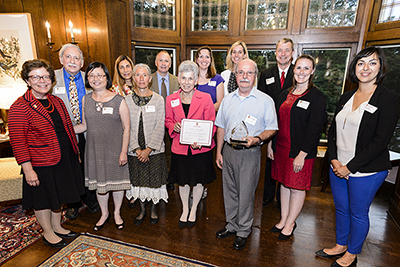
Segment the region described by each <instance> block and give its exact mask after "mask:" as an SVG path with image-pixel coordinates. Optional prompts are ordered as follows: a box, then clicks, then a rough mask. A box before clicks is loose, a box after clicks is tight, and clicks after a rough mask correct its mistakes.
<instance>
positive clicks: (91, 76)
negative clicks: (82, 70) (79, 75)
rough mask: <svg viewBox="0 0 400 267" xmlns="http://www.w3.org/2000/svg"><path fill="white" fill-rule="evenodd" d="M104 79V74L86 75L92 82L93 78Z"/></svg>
mask: <svg viewBox="0 0 400 267" xmlns="http://www.w3.org/2000/svg"><path fill="white" fill-rule="evenodd" d="M104 77H106V75H105V74H103V75H102V74H97V75H94V74H90V75H88V78H89V79H90V80H94V79H95V78H96V79H99V80H100V79H102V78H104Z"/></svg>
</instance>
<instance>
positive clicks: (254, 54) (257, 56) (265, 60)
mask: <svg viewBox="0 0 400 267" xmlns="http://www.w3.org/2000/svg"><path fill="white" fill-rule="evenodd" d="M196 51H197V50H192V51H191V56H192V58H191V60H193V61H194V57H195V54H196ZM248 52H249V58H250V59H252V60H254V61H255V62H256V63H257V67H258V74H260V72H262V71H263V70H266V69H268V68H269V67H271V66H273V65H276V58H275V50H248ZM226 54H227V51H226V50H213V56H214V63H215V68H216V69H217V73H221V72H223V71H224V70H225V65H226Z"/></svg>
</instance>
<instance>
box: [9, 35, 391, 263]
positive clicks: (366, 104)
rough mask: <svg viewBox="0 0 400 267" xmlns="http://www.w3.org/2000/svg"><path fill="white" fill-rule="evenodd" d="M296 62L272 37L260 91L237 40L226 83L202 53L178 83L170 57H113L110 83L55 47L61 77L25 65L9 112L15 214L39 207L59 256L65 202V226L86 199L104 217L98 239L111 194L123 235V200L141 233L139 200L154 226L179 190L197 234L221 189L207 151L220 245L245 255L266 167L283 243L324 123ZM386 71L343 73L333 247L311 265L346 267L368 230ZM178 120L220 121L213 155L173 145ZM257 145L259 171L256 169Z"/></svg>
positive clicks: (384, 164)
mask: <svg viewBox="0 0 400 267" xmlns="http://www.w3.org/2000/svg"><path fill="white" fill-rule="evenodd" d="M293 55H294V44H293V42H292V40H290V39H288V38H283V39H281V40H279V41H278V42H277V47H276V59H277V66H274V67H272V68H270V69H268V70H266V71H264V72H262V73H261V74H260V79H259V82H258V87H257V76H258V68H257V64H256V63H255V62H254V61H252V60H250V59H249V58H248V51H247V47H246V44H245V43H243V42H240V41H238V42H236V43H234V44H233V45H232V46H231V48H230V49H229V51H228V55H227V66H226V70H225V71H224V72H222V73H221V75H219V74H217V73H216V70H215V66H214V58H213V55H212V50H211V48H210V47H208V46H204V47H200V48H199V49H198V50H197V52H196V54H195V62H192V61H188V60H187V61H184V62H182V63H181V64H180V66H179V73H178V77H176V76H174V75H171V74H170V73H169V69H170V67H171V58H170V55H169V54H168V53H167V52H166V51H162V52H160V53H159V54H158V55H157V57H156V60H155V64H156V67H157V71H156V72H155V73H153V74H151V71H150V68H149V67H148V66H147V65H146V64H137V65H134V64H133V62H132V60H131V59H130V58H129V57H128V56H125V55H121V56H120V57H118V58H117V60H116V62H115V73H114V79H113V81H112V80H111V76H110V73H109V71H108V69H107V67H106V66H105V65H104V64H103V63H100V62H92V63H90V64H89V65H88V67H87V69H86V71H85V72H84V73H83V72H81V71H80V70H81V68H82V66H83V63H84V61H83V55H82V51H81V50H80V49H79V47H77V46H75V45H72V44H67V45H65V46H63V47H62V49H61V50H60V62H61V63H62V64H63V68H62V69H61V70H57V71H54V70H53V68H52V67H51V65H50V64H49V63H47V62H46V61H44V60H30V61H27V62H25V63H24V65H23V68H22V72H21V76H22V78H23V80H24V81H25V82H26V83H27V85H28V90H27V92H26V93H25V94H24V95H23V96H22V97H20V98H19V99H18V100H17V101H16V102H15V103H14V104H13V106H12V107H11V109H10V115H9V130H10V139H11V145H12V146H13V150H14V154H15V157H16V159H17V162H18V163H19V164H21V166H22V170H23V173H24V185H23V207H24V209H30V208H32V207H33V208H34V210H35V214H36V216H37V218H38V221H39V223H40V225H41V226H42V228H43V230H44V241H45V243H47V244H49V245H51V246H53V247H63V246H65V245H66V242H65V240H64V238H73V237H75V236H77V233H75V232H73V231H69V230H66V229H64V228H62V226H61V224H60V218H61V205H63V204H65V203H68V209H67V216H69V217H70V218H71V219H76V217H77V216H78V209H79V206H80V205H81V201H83V202H84V203H85V204H87V206H88V207H89V210H90V211H91V212H97V211H99V210H101V216H100V219H99V220H98V222H97V223H96V224H95V225H94V227H93V230H94V231H99V230H100V229H102V227H103V226H104V225H105V223H107V222H108V221H109V220H110V217H111V215H110V214H111V213H110V211H109V209H108V200H109V194H110V192H111V193H112V196H113V202H114V212H113V218H114V222H115V225H116V228H117V229H118V230H121V229H123V228H124V220H123V218H122V217H121V214H120V208H121V205H122V202H123V198H124V196H125V195H126V197H127V198H128V199H129V206H130V207H135V205H136V204H137V203H139V206H140V213H139V214H138V215H137V217H136V218H135V220H134V223H135V224H136V225H140V224H142V222H143V220H144V218H145V216H146V214H147V211H146V204H147V203H151V208H150V209H151V212H150V223H151V224H156V223H157V222H158V221H159V216H158V213H157V208H156V205H157V204H158V203H159V201H160V200H164V201H165V202H167V201H168V192H167V186H171V185H172V188H174V184H175V183H176V184H178V187H179V195H180V198H181V202H182V213H181V216H180V218H179V221H178V225H179V227H180V228H183V227H185V226H187V227H193V226H194V225H195V224H196V220H197V215H196V212H197V206H198V203H199V201H200V200H201V198H202V196H203V194H204V191H205V185H206V184H208V183H211V182H213V181H214V180H215V179H216V175H215V169H214V162H213V149H214V147H216V158H215V160H216V164H217V166H218V167H219V168H221V169H222V180H223V197H224V205H225V216H226V226H225V227H224V228H223V229H221V230H220V231H218V232H217V233H216V236H217V238H220V239H221V238H227V237H229V236H232V235H235V236H236V237H235V240H234V242H233V247H234V248H235V249H238V250H240V249H243V248H244V247H245V245H246V242H247V237H248V236H249V235H250V233H251V227H252V224H253V217H254V216H253V213H254V198H255V190H256V187H257V184H258V179H259V175H260V167H261V164H266V175H265V188H264V201H263V204H264V205H268V203H269V202H271V201H272V200H273V199H274V198H275V191H277V199H278V201H279V205H280V209H281V218H280V220H279V221H278V222H277V223H276V224H275V225H274V226H273V227H272V228H271V232H276V233H279V236H278V239H279V240H287V239H289V238H291V237H292V235H293V233H294V231H295V229H296V227H297V224H296V219H297V217H298V216H299V214H300V212H301V209H302V207H303V204H304V200H305V197H306V190H309V189H310V185H311V177H312V170H313V165H314V162H315V158H316V155H317V147H318V144H319V139H320V135H321V131H322V126H323V124H324V122H325V119H326V101H325V97H324V94H323V93H322V92H321V91H320V90H319V89H318V88H317V87H316V86H315V85H314V84H313V78H314V73H315V68H316V63H315V60H314V59H313V58H312V57H311V56H309V55H301V56H299V57H298V58H297V59H296V61H295V62H294V64H292V61H293ZM385 74H386V63H385V58H384V54H383V52H382V50H381V49H379V48H376V47H369V48H366V49H364V50H362V51H361V52H360V53H358V54H357V56H356V57H355V58H354V59H353V61H352V62H351V64H350V70H349V79H350V81H351V82H353V83H356V84H358V88H357V89H356V90H353V91H350V92H347V93H345V94H344V95H343V96H342V97H341V99H340V101H339V104H338V108H337V110H336V114H335V117H334V120H333V122H332V126H331V127H330V130H329V135H328V137H329V143H328V154H329V160H330V163H331V172H330V180H331V185H332V193H333V197H334V202H335V206H336V220H337V223H336V232H337V244H336V246H335V247H334V248H331V249H323V250H320V251H317V252H316V255H317V256H320V257H324V258H333V257H336V256H337V257H341V258H339V259H338V260H337V261H335V262H334V263H333V264H332V266H355V264H356V262H357V257H356V255H357V254H358V253H360V252H361V247H362V244H363V241H364V240H365V238H366V235H367V233H368V228H369V224H368V209H369V206H370V205H371V202H372V200H373V197H374V196H375V193H376V191H377V190H378V188H379V187H380V185H381V184H382V183H383V181H384V179H385V177H386V175H387V172H388V171H387V170H388V169H389V168H390V162H389V156H388V150H387V145H388V142H389V140H390V136H391V135H392V133H393V130H394V127H395V125H396V122H397V118H398V114H399V97H398V96H397V95H396V94H394V93H391V92H390V91H388V90H387V89H386V88H384V87H383V86H382V85H381V84H382V82H383V80H384V78H385ZM54 84H56V85H55V86H54V88H53V85H54ZM51 89H53V90H52V91H51ZM50 92H51V93H50ZM388 114H390V115H391V116H389V115H388ZM395 115H397V116H395ZM182 119H196V120H208V121H213V122H215V125H214V127H213V131H212V135H214V133H216V138H215V139H216V144H215V142H214V140H213V141H212V142H211V146H209V147H207V146H201V145H199V144H197V143H193V144H191V145H185V144H182V143H180V142H179V140H180V133H181V121H182ZM243 125H244V126H243ZM338 126H339V127H338ZM241 127H242V128H244V131H243V129H241V130H242V131H243V132H244V136H243V137H242V138H241V140H236V139H237V137H234V134H233V133H234V132H235V131H238V129H239V128H241ZM235 138H236V139H235ZM264 143H265V144H266V145H267V147H268V150H267V151H268V152H267V153H268V160H267V162H266V163H264V162H261V146H262V145H263V144H264ZM168 169H169V170H168ZM168 171H169V172H168ZM275 181H278V182H279V184H278V190H276V184H275ZM85 188H86V189H85ZM94 196H95V197H94ZM190 199H192V202H190V201H189V200H190Z"/></svg>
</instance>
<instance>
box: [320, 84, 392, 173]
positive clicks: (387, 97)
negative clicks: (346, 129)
mask: <svg viewBox="0 0 400 267" xmlns="http://www.w3.org/2000/svg"><path fill="white" fill-rule="evenodd" d="M356 91H357V90H352V91H349V92H347V93H345V94H343V95H342V96H341V97H340V99H339V103H338V106H337V108H336V112H335V116H334V118H333V121H332V125H331V127H330V129H329V132H328V153H329V161H332V160H334V159H337V146H336V115H337V114H338V113H339V112H340V111H341V110H342V108H343V106H344V104H346V103H347V101H349V99H350V98H351V97H352V96H353V95H354V94H355V92H356ZM368 105H372V106H374V107H376V108H377V109H376V110H375V112H374V113H372V114H371V113H370V112H368V111H364V114H363V116H362V118H361V123H360V128H359V130H358V135H357V143H356V152H355V156H354V158H352V159H351V160H350V161H349V162H348V163H347V165H346V166H347V168H348V169H349V171H350V172H351V173H356V172H361V173H369V172H379V171H384V170H388V169H391V168H392V165H391V163H390V159H389V150H388V144H389V141H390V139H391V137H392V136H393V131H394V129H395V127H396V124H397V120H398V118H399V113H400V96H399V95H397V94H396V93H394V92H391V91H389V90H388V89H386V88H385V87H384V86H383V85H378V86H377V88H376V89H375V92H374V94H373V95H372V97H371V99H370V100H369V102H368Z"/></svg>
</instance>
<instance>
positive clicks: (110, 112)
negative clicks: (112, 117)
mask: <svg viewBox="0 0 400 267" xmlns="http://www.w3.org/2000/svg"><path fill="white" fill-rule="evenodd" d="M113 110H114V109H113V108H110V107H104V108H103V111H102V113H103V114H113Z"/></svg>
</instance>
